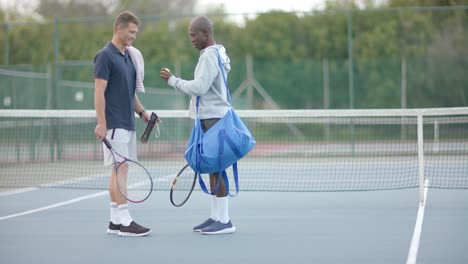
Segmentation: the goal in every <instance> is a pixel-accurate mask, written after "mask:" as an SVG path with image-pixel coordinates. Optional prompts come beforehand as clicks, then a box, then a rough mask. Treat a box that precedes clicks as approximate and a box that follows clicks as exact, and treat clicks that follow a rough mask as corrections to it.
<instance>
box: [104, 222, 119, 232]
mask: <svg viewBox="0 0 468 264" xmlns="http://www.w3.org/2000/svg"><path fill="white" fill-rule="evenodd" d="M119 231H120V224H118V225H116V224H114V223H112V221H109V227H108V228H107V234H118V233H119Z"/></svg>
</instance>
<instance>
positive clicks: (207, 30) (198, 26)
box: [189, 16, 216, 50]
mask: <svg viewBox="0 0 468 264" xmlns="http://www.w3.org/2000/svg"><path fill="white" fill-rule="evenodd" d="M189 34H190V38H191V40H192V45H193V46H194V47H195V48H197V49H199V50H202V49H205V48H206V47H208V46H211V45H214V44H216V43H215V40H214V36H213V22H211V20H210V19H209V18H208V17H206V16H198V17H195V18H194V19H193V20H192V21H191V22H190V26H189Z"/></svg>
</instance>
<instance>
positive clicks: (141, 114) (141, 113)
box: [138, 110, 145, 118]
mask: <svg viewBox="0 0 468 264" xmlns="http://www.w3.org/2000/svg"><path fill="white" fill-rule="evenodd" d="M144 112H145V110H141V112H140V113H138V115H139V116H140V118H141V117H142V116H143V113H144Z"/></svg>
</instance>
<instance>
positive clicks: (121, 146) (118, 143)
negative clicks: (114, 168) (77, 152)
mask: <svg viewBox="0 0 468 264" xmlns="http://www.w3.org/2000/svg"><path fill="white" fill-rule="evenodd" d="M106 138H107V140H108V141H109V143H110V144H111V145H112V148H113V149H114V151H115V152H117V153H119V154H120V155H122V156H124V157H127V158H129V159H131V160H133V161H137V149H136V145H137V144H136V143H137V142H136V132H135V131H129V130H125V129H121V128H116V129H109V130H108V131H107V136H106ZM102 149H103V151H104V166H108V165H112V164H114V160H113V158H112V153H111V152H110V150H109V149H108V148H107V147H106V145H105V144H104V143H102ZM114 156H115V160H116V161H117V162H121V161H123V158H121V157H120V156H119V155H114Z"/></svg>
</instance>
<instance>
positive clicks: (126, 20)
mask: <svg viewBox="0 0 468 264" xmlns="http://www.w3.org/2000/svg"><path fill="white" fill-rule="evenodd" d="M130 23H134V24H135V25H137V26H139V25H140V20H139V19H138V17H137V16H135V15H134V14H133V13H132V12H130V11H124V12H122V13H120V14H119V15H118V16H117V18H116V19H115V22H114V28H116V27H117V26H123V27H127V26H128V24H130Z"/></svg>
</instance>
